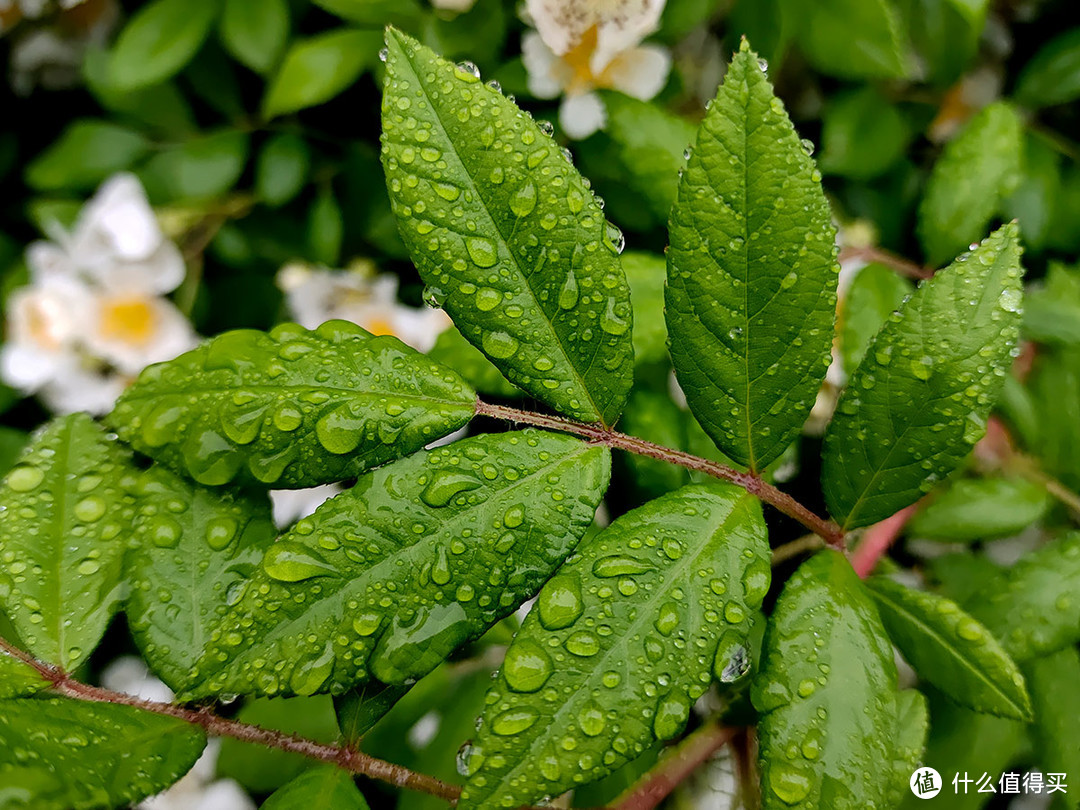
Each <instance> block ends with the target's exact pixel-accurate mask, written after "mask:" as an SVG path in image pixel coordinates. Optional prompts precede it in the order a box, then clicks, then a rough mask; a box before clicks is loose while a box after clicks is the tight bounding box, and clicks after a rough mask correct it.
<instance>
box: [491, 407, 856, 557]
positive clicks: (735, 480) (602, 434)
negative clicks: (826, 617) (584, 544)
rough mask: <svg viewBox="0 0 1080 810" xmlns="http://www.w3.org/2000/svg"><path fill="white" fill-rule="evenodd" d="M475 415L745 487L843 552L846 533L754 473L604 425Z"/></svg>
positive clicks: (517, 413)
mask: <svg viewBox="0 0 1080 810" xmlns="http://www.w3.org/2000/svg"><path fill="white" fill-rule="evenodd" d="M476 412H477V413H478V414H479V415H481V416H490V417H491V418H493V419H501V420H503V421H506V422H517V423H520V424H525V425H535V426H536V427H542V428H547V429H549V430H559V431H562V432H564V433H573V434H574V435H575V436H581V437H582V438H584V439H588V440H589V441H591V442H593V443H594V444H602V445H604V446H606V447H614V448H618V449H619V450H626V451H627V452H630V453H635V454H637V455H639V456H648V457H649V458H655V459H657V460H659V461H666V462H668V463H669V464H678V465H679V466H681V467H686V468H687V469H688V470H694V471H695V472H701V473H705V474H706V475H710V476H712V477H713V478H719V479H720V480H721V481H728V482H730V483H732V484H735V485H736V486H740V487H742V488H743V489H745V490H746V491H747V492H749V493H750V494H751V495H755V496H757V497H758V498H759V499H761V500H762V501H764V502H765V503H767V504H769V505H771V506H773V507H774V508H775V509H777V510H779V511H780V512H783V513H784V514H785V515H787V516H788V517H790V518H793V519H794V520H797V521H798V522H799V523H801V524H802V525H803V526H805V527H806V528H808V529H809V530H810V531H812V532H814V534H817V535H820V536H821V537H822V538H823V539H824V540H825V542H827V543H828V544H829V545H830V546H833V547H834V548H838V549H841V550H843V548H844V533H843V532H842V531H841V530H840V527H839V526H837V525H836V524H835V523H833V522H832V521H831V520H826V519H825V518H822V517H819V516H818V515H816V514H814V513H813V512H811V511H810V510H809V509H807V508H806V507H805V506H803V505H802V504H801V503H799V502H798V501H797V500H795V499H794V498H792V497H791V496H790V495H788V494H787V493H786V492H782V491H780V490H779V489H777V488H776V487H774V486H773V485H772V484H769V483H767V482H766V481H764V480H763V479H761V478H760V477H758V476H756V475H754V474H753V473H747V472H740V471H739V470H736V469H734V468H732V467H728V466H725V465H723V464H718V463H716V462H715V461H709V460H708V459H704V458H700V457H698V456H694V455H691V454H690V453H684V452H683V451H682V450H674V449H672V448H670V447H664V446H663V445H659V444H654V443H653V442H648V441H645V440H644V439H639V438H637V437H635V436H628V435H627V434H625V433H619V432H618V431H614V430H611V429H610V428H606V427H604V426H603V425H596V424H592V425H590V424H586V423H584V422H575V421H573V420H572V419H565V418H563V417H561V416H547V415H546V414H542V413H534V412H533V411H523V410H519V409H518V408H508V407H506V406H505V405H492V404H490V403H487V402H482V401H480V400H477V403H476Z"/></svg>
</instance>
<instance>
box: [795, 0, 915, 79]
mask: <svg viewBox="0 0 1080 810" xmlns="http://www.w3.org/2000/svg"><path fill="white" fill-rule="evenodd" d="M781 6H782V8H783V9H784V11H785V12H786V13H787V14H788V15H789V16H790V20H791V22H790V30H791V31H792V33H793V34H794V38H795V41H796V42H797V43H798V45H799V49H800V50H801V51H802V52H803V54H805V56H806V59H807V61H809V62H810V64H811V65H813V66H814V67H815V68H817V69H818V70H820V71H821V72H822V73H828V74H830V75H832V76H840V77H841V78H845V79H861V78H881V79H885V78H900V77H902V76H904V75H905V74H906V73H907V72H908V68H909V57H908V55H907V47H908V46H907V42H906V41H905V36H904V29H903V25H902V24H901V19H900V14H899V12H898V10H897V8H896V6H895V4H894V2H893V0H782V2H781Z"/></svg>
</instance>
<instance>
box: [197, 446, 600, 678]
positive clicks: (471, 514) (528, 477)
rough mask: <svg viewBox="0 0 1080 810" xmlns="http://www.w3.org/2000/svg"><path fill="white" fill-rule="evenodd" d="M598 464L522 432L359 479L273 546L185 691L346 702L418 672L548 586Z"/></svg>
mask: <svg viewBox="0 0 1080 810" xmlns="http://www.w3.org/2000/svg"><path fill="white" fill-rule="evenodd" d="M609 464H610V461H609V455H608V451H607V450H606V449H605V448H601V447H596V446H591V445H588V444H586V443H584V442H581V441H578V440H577V439H574V438H570V437H568V436H561V435H556V434H549V433H542V432H537V431H531V430H527V431H522V432H515V433H503V434H498V435H486V436H478V437H475V438H471V439H464V440H462V441H459V442H455V443H454V444H452V445H449V446H447V447H441V448H438V449H435V450H431V451H427V452H424V453H418V454H416V455H413V456H411V457H409V458H407V459H403V460H401V461H398V462H396V463H394V464H391V465H388V466H385V467H382V468H380V469H378V470H375V471H374V472H371V473H368V474H367V475H365V476H363V477H362V478H361V479H360V480H359V481H358V482H357V484H356V486H355V487H353V488H352V489H351V490H348V491H346V492H344V493H342V494H341V495H338V496H337V497H335V498H334V499H332V500H330V501H328V502H327V503H325V504H323V505H322V506H321V507H320V508H319V509H318V510H316V512H315V514H314V515H313V516H312V517H310V518H307V519H305V520H301V521H300V522H299V523H298V524H297V525H296V527H295V528H293V529H292V531H290V532H289V533H287V534H286V535H284V536H283V537H282V538H281V539H280V540H279V541H278V542H277V543H275V544H274V545H273V546H272V547H271V548H270V550H269V551H268V552H267V554H266V556H265V558H264V559H263V561H262V564H261V566H260V568H259V570H258V571H257V572H256V574H255V575H254V576H253V577H252V579H251V580H250V581H249V583H248V585H247V587H246V588H245V590H244V593H243V595H242V596H241V597H240V598H239V599H238V601H237V602H236V603H235V604H234V605H233V606H232V608H231V609H230V610H229V612H228V613H227V614H226V615H225V617H224V618H223V619H222V621H221V623H220V624H219V625H218V627H217V628H215V630H214V632H213V634H212V636H211V640H210V644H209V646H208V648H207V652H206V654H205V655H204V656H203V658H202V660H201V661H200V662H199V664H198V665H197V667H196V669H195V672H193V676H194V677H195V680H197V681H198V683H197V684H196V685H195V686H193V687H192V689H191V692H192V693H193V694H199V695H205V694H220V693H223V692H225V693H228V692H234V693H244V694H251V693H255V694H266V695H274V694H312V693H314V692H316V691H324V692H325V691H330V692H334V693H341V692H344V691H345V690H346V689H348V688H349V687H351V686H352V685H353V684H355V683H357V682H359V681H362V680H364V679H366V678H368V677H375V678H377V679H378V680H380V681H382V682H384V683H399V684H400V683H404V682H407V681H409V680H411V679H415V678H418V677H420V676H422V675H425V674H426V673H428V672H429V671H431V670H432V669H434V668H435V666H437V665H438V664H439V663H440V662H441V661H442V660H443V659H444V658H446V656H447V655H449V654H450V653H451V652H452V651H453V650H454V649H455V648H457V647H458V646H460V645H461V644H463V643H464V642H466V641H468V640H469V639H472V638H475V637H477V636H479V635H480V634H481V633H483V632H484V631H485V630H486V629H487V628H488V627H490V626H491V625H492V624H494V623H495V622H496V621H498V620H499V619H501V618H503V617H504V616H506V615H508V614H509V613H511V612H513V610H514V609H515V608H516V607H517V606H518V605H520V604H521V603H522V602H523V601H525V600H526V599H528V598H529V597H530V596H532V595H533V594H535V593H536V591H537V589H538V588H539V586H540V584H541V583H543V582H544V581H545V580H546V579H547V578H548V577H550V576H551V574H552V572H553V571H554V570H555V568H556V567H557V566H558V565H559V564H560V563H561V562H562V561H563V560H564V559H565V558H566V556H567V555H568V554H569V553H570V551H571V550H572V549H573V548H574V546H575V545H576V543H577V542H578V539H579V538H580V537H581V535H582V534H583V533H584V531H585V529H586V528H587V527H588V525H589V524H590V523H591V522H592V518H593V513H594V512H595V510H596V506H597V504H598V503H599V501H600V498H601V496H602V495H603V492H604V489H605V488H606V487H607V482H608V474H609Z"/></svg>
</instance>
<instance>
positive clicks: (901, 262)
mask: <svg viewBox="0 0 1080 810" xmlns="http://www.w3.org/2000/svg"><path fill="white" fill-rule="evenodd" d="M839 258H840V261H841V262H846V261H852V260H854V259H862V260H863V261H867V262H877V263H878V264H882V265H884V266H885V267H888V268H889V269H891V270H895V271H896V272H897V273H899V274H900V275H902V276H907V277H908V278H914V279H924V278H930V277H931V276H933V275H934V269H933V268H932V267H924V266H923V265H921V264H916V263H915V262H913V261H909V260H908V259H905V258H903V257H902V256H897V255H895V254H893V253H889V252H888V251H887V250H882V249H881V248H876V247H845V248H841V250H840V257H839Z"/></svg>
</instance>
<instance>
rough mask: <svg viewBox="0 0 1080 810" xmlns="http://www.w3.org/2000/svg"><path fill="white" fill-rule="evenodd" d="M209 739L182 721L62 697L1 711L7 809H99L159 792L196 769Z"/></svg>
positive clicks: (11, 703) (0, 759) (0, 776)
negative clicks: (193, 766) (194, 767)
mask: <svg viewBox="0 0 1080 810" xmlns="http://www.w3.org/2000/svg"><path fill="white" fill-rule="evenodd" d="M205 745H206V737H205V735H204V734H203V733H202V731H201V730H200V729H199V728H196V727H195V726H191V725H189V724H187V723H185V722H183V721H182V720H177V719H175V718H172V717H163V716H161V715H158V714H151V713H150V712H144V711H140V710H139V709H134V708H132V707H130V706H119V705H113V704H107V703H89V702H84V701H79V700H66V699H62V698H56V699H50V700H36V699H22V700H6V701H4V703H3V711H0V799H3V806H4V808H5V810H7V809H8V808H10V810H23V809H24V808H25V810H98V808H102V807H123V806H128V805H131V804H134V803H137V802H139V801H141V800H142V799H145V798H146V797H148V796H152V795H154V794H155V793H159V792H160V791H162V790H164V789H165V788H166V787H168V786H169V785H171V784H172V783H173V782H175V781H176V780H177V779H179V778H180V777H181V776H183V775H184V774H185V773H187V771H188V770H189V769H190V768H191V766H192V765H194V764H195V760H196V759H198V758H199V755H200V754H201V753H202V750H203V747H204V746H205Z"/></svg>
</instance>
